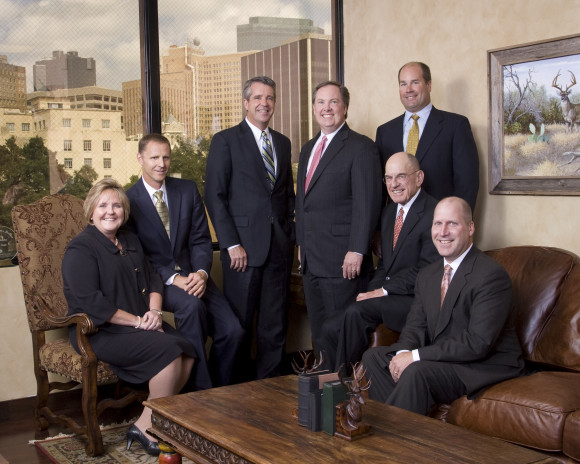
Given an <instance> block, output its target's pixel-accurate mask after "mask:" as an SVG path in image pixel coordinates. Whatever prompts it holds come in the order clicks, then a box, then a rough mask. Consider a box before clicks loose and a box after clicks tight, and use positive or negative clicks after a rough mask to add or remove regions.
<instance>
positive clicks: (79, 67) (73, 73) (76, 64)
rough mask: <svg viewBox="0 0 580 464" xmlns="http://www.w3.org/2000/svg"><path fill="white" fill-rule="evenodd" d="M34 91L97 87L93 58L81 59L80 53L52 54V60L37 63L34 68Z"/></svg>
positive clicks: (57, 52)
mask: <svg viewBox="0 0 580 464" xmlns="http://www.w3.org/2000/svg"><path fill="white" fill-rule="evenodd" d="M32 74H33V78H34V90H35V91H37V90H57V89H76V88H79V87H89V86H94V85H97V70H96V64H95V60H94V59H93V58H81V57H80V56H79V54H78V52H75V51H70V52H66V53H64V52H62V51H60V50H58V51H54V52H52V58H48V59H45V60H40V61H37V62H36V63H35V64H34V66H33V67H32Z"/></svg>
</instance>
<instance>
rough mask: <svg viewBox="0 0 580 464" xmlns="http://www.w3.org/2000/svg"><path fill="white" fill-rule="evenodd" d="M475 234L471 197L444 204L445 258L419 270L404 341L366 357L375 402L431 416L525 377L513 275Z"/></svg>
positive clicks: (439, 242) (437, 239)
mask: <svg viewBox="0 0 580 464" xmlns="http://www.w3.org/2000/svg"><path fill="white" fill-rule="evenodd" d="M474 231H475V226H474V224H473V220H472V216H471V209H470V208H469V205H468V204H467V203H466V202H465V201H464V200H462V199H460V198H457V197H449V198H445V199H443V200H441V201H440V202H439V204H438V205H437V208H435V214H434V217H433V227H432V228H431V237H432V239H433V242H434V243H435V246H436V247H437V251H438V252H439V254H440V255H441V256H442V257H443V260H442V261H441V260H437V261H435V262H434V263H433V264H430V265H429V266H427V267H425V268H424V269H422V270H421V271H420V272H419V276H418V278H417V284H416V286H415V299H414V300H413V304H412V306H411V311H410V313H409V317H408V319H407V323H406V324H405V327H404V329H403V332H402V333H401V336H400V338H399V340H398V341H397V343H395V344H394V345H391V346H381V347H377V348H372V349H370V350H368V351H366V352H365V353H364V355H363V364H364V365H365V367H366V369H367V371H366V375H367V378H372V386H371V388H370V390H369V395H370V397H371V398H372V399H376V400H379V401H383V402H385V403H387V404H390V405H393V406H397V407H400V408H403V409H407V410H409V411H413V412H417V413H419V414H428V413H429V411H430V409H431V407H432V406H433V405H435V404H436V403H451V402H453V401H454V400H456V399H457V398H459V397H461V396H463V395H476V394H477V393H478V391H479V390H481V389H482V388H485V387H487V386H490V385H492V384H494V383H498V382H501V381H503V380H507V379H510V378H512V377H517V376H519V375H521V374H522V372H523V368H524V363H523V360H522V356H521V348H520V344H519V341H518V338H517V335H516V332H515V328H514V324H513V313H512V304H511V299H512V288H511V280H510V277H509V275H508V274H507V272H506V271H505V269H504V268H503V267H502V266H501V265H500V264H499V263H498V262H497V261H494V260H493V259H492V258H490V257H488V256H487V255H485V254H484V253H483V252H481V251H480V250H478V249H477V248H476V247H475V246H473V233H474Z"/></svg>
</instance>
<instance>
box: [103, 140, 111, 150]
mask: <svg viewBox="0 0 580 464" xmlns="http://www.w3.org/2000/svg"><path fill="white" fill-rule="evenodd" d="M103 151H111V141H110V140H103Z"/></svg>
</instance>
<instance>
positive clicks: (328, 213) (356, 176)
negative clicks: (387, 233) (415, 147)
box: [296, 123, 381, 277]
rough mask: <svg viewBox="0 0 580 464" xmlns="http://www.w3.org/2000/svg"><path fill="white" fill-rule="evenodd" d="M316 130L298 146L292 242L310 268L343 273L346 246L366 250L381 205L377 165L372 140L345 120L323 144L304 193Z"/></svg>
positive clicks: (323, 272) (317, 272) (321, 273)
mask: <svg viewBox="0 0 580 464" xmlns="http://www.w3.org/2000/svg"><path fill="white" fill-rule="evenodd" d="M319 135H320V134H318V135H317V136H316V137H314V138H313V139H312V140H310V141H309V142H307V143H306V144H305V145H304V147H302V150H301V152H300V161H299V164H298V175H297V177H298V179H297V187H296V189H297V190H296V191H297V193H296V242H297V244H298V245H300V253H301V259H302V265H303V266H308V269H309V270H310V272H312V274H314V275H316V276H319V277H342V263H343V261H344V256H345V255H346V253H347V252H348V251H355V252H358V253H361V254H363V255H365V254H366V255H368V254H369V253H370V251H369V248H370V241H371V238H372V235H373V232H374V231H375V229H376V227H377V225H378V218H379V214H380V209H381V167H380V163H379V156H378V151H377V148H376V146H375V144H374V143H373V142H372V140H371V139H369V138H368V137H365V136H364V135H361V134H358V133H357V132H355V131H353V130H351V129H350V128H349V127H348V124H346V123H345V124H344V125H343V126H342V128H341V129H340V130H339V131H338V133H337V134H336V135H335V136H334V137H333V139H332V141H331V142H330V144H329V145H328V147H327V148H326V150H325V152H324V154H323V155H322V158H321V160H320V163H319V164H318V167H317V169H316V171H315V172H314V176H313V177H312V179H311V181H310V185H309V187H308V192H306V193H304V184H305V181H306V170H307V166H308V159H309V157H310V154H311V153H312V148H313V147H314V144H315V143H316V140H317V139H318V137H319ZM369 263H370V262H369Z"/></svg>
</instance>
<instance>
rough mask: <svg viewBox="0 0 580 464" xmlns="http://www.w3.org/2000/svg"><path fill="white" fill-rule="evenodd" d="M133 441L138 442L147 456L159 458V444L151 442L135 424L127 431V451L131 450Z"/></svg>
mask: <svg viewBox="0 0 580 464" xmlns="http://www.w3.org/2000/svg"><path fill="white" fill-rule="evenodd" d="M133 440H137V441H138V442H139V443H140V444H141V446H142V447H143V449H144V450H145V451H146V452H147V454H150V455H151V456H159V453H160V451H159V444H158V443H157V442H156V441H151V440H149V439H148V438H147V437H146V436H145V434H144V433H143V432H141V430H139V429H138V428H137V426H136V425H135V424H133V425H132V426H131V427H129V430H127V451H129V449H130V448H131V445H132V444H133Z"/></svg>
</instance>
